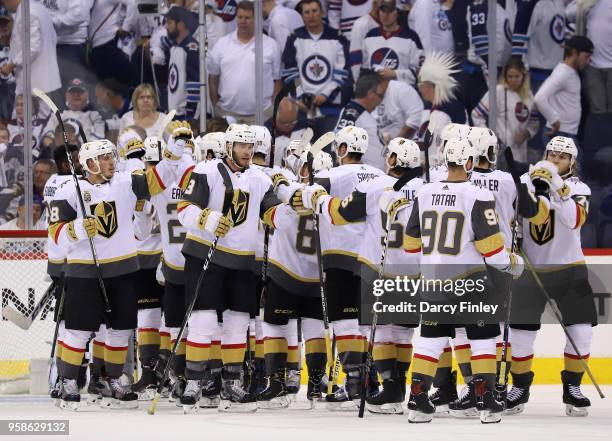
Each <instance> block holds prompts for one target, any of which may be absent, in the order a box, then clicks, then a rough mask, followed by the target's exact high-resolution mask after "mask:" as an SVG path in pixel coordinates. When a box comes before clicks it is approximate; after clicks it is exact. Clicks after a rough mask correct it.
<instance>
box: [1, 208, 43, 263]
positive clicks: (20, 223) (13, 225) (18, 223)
mask: <svg viewBox="0 0 612 441" xmlns="http://www.w3.org/2000/svg"><path fill="white" fill-rule="evenodd" d="M42 212H43V198H42V197H40V196H34V201H33V203H32V230H46V229H47V226H46V225H45V223H44V222H43V221H41V215H42ZM0 219H1V217H0ZM25 229H26V210H25V196H21V197H20V198H19V201H18V203H17V217H15V218H14V219H12V220H9V221H8V222H6V223H1V222H0V230H3V231H14V230H25ZM5 251H6V250H5Z"/></svg>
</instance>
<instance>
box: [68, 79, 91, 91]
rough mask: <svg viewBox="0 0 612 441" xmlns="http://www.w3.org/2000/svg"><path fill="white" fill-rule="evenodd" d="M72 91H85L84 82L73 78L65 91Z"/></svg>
mask: <svg viewBox="0 0 612 441" xmlns="http://www.w3.org/2000/svg"><path fill="white" fill-rule="evenodd" d="M73 89H79V90H83V91H85V90H87V88H86V87H85V82H84V81H83V80H80V79H79V78H74V79H73V80H71V81H70V83H68V88H67V89H66V90H67V91H68V92H70V91H71V90H73Z"/></svg>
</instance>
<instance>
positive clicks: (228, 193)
mask: <svg viewBox="0 0 612 441" xmlns="http://www.w3.org/2000/svg"><path fill="white" fill-rule="evenodd" d="M217 168H218V169H219V172H220V173H221V176H222V177H223V176H224V173H227V170H225V166H224V165H223V163H221V162H219V163H218V164H217ZM221 170H223V171H221ZM223 181H224V183H225V199H224V201H223V215H224V216H225V215H227V213H228V212H229V210H230V208H231V205H232V203H231V201H232V197H233V195H234V190H233V189H232V186H231V180H230V179H229V176H228V178H227V179H225V178H224V179H223ZM227 181H229V182H227ZM217 243H219V236H215V240H213V243H212V244H211V245H210V248H209V249H208V254H207V255H206V259H205V260H204V264H203V265H202V271H200V275H199V276H198V281H197V283H196V286H195V290H194V292H193V294H192V295H191V299H190V300H189V305H187V309H186V311H185V316H184V317H183V322H182V323H181V327H180V328H179V331H178V334H177V336H176V340H175V342H174V345H173V346H172V350H171V351H170V355H169V356H168V359H167V360H166V365H165V366H164V370H163V371H162V376H161V378H160V380H159V383H158V385H157V390H156V391H155V396H154V397H153V401H152V402H151V405H150V406H149V409H148V410H147V413H148V414H149V415H155V410H156V409H157V403H158V402H159V399H160V397H161V393H162V390H163V388H164V385H165V383H166V379H167V378H168V375H169V374H170V366H171V365H172V361H173V360H174V357H175V356H176V350H177V349H178V346H179V344H180V342H181V339H182V338H183V333H184V332H185V328H186V327H187V322H188V321H189V317H191V312H192V311H193V308H194V306H195V303H196V301H197V300H198V293H199V292H200V287H201V286H202V282H203V281H204V275H205V274H206V271H207V270H208V267H209V266H210V263H211V262H212V258H213V256H214V254H215V250H216V249H217Z"/></svg>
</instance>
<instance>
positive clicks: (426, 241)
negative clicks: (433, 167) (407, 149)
mask: <svg viewBox="0 0 612 441" xmlns="http://www.w3.org/2000/svg"><path fill="white" fill-rule="evenodd" d="M404 248H405V250H406V251H407V252H409V253H411V252H412V253H419V252H420V253H421V274H422V275H423V277H424V278H425V279H440V280H447V279H454V278H457V277H463V276H467V275H469V274H473V273H476V272H478V271H482V270H483V269H484V263H485V260H486V261H487V263H489V264H496V265H509V264H510V258H509V255H508V252H507V250H506V248H505V247H504V238H503V236H502V235H501V233H500V231H499V225H498V222H497V215H496V213H495V199H494V197H493V194H492V193H491V192H490V191H489V190H487V189H484V188H480V187H479V186H478V185H476V184H474V183H472V182H469V181H464V182H449V181H439V182H434V183H430V184H425V185H423V186H422V187H421V188H420V189H419V191H418V193H417V200H416V201H415V206H414V207H413V209H412V213H411V215H410V220H409V221H408V227H407V229H406V237H405V240H404ZM483 258H484V259H483Z"/></svg>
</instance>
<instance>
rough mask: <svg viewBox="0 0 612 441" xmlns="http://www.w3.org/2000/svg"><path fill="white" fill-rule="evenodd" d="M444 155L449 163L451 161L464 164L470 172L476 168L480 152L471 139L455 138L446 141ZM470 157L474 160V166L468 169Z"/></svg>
mask: <svg viewBox="0 0 612 441" xmlns="http://www.w3.org/2000/svg"><path fill="white" fill-rule="evenodd" d="M443 157H444V162H446V164H447V165H448V164H449V163H453V164H457V165H462V166H463V169H464V170H465V171H466V172H468V173H469V172H470V171H472V169H473V168H474V165H475V163H476V158H478V152H477V151H476V149H475V148H474V146H473V145H472V143H471V142H470V140H469V139H466V138H463V139H459V138H453V139H450V140H449V141H448V142H447V143H446V146H445V147H444V153H443ZM470 159H471V160H472V167H471V168H469V169H468V168H467V163H468V161H469V160H470Z"/></svg>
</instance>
